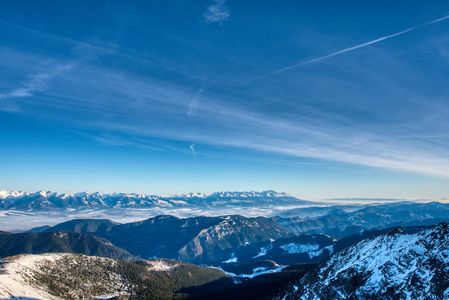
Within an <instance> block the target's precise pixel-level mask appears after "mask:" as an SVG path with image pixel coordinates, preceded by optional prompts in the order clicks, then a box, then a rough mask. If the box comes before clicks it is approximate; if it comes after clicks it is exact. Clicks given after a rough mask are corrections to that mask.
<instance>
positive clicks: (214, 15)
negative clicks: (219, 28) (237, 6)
mask: <svg viewBox="0 0 449 300" xmlns="http://www.w3.org/2000/svg"><path fill="white" fill-rule="evenodd" d="M203 17H204V19H206V21H208V22H220V23H221V22H223V21H226V20H228V19H229V7H228V6H227V5H226V0H213V1H212V3H211V4H210V5H209V7H208V8H207V10H206V12H205V13H204V14H203Z"/></svg>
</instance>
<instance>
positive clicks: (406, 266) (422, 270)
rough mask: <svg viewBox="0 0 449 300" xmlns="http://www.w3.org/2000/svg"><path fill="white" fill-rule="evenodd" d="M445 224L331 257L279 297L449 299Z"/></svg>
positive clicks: (391, 236) (447, 228) (369, 242)
mask: <svg viewBox="0 0 449 300" xmlns="http://www.w3.org/2000/svg"><path fill="white" fill-rule="evenodd" d="M448 270H449V225H448V223H441V224H439V225H438V226H436V227H434V228H433V229H429V230H424V231H421V232H418V233H415V234H404V233H403V232H402V231H401V230H396V231H394V232H391V233H389V234H385V235H378V236H374V237H372V238H369V239H366V240H363V241H361V242H359V243H357V244H355V245H353V246H351V247H349V248H348V249H346V250H343V251H340V252H338V253H337V254H335V255H333V256H332V257H331V258H330V259H329V260H328V261H326V262H324V263H322V264H321V265H320V266H319V267H317V268H314V269H313V270H312V271H310V272H309V273H307V274H306V275H305V276H304V277H303V278H301V279H298V280H297V281H296V282H294V283H292V284H291V285H290V287H289V289H288V290H287V291H286V292H284V293H282V294H280V295H279V296H278V299H449V272H448Z"/></svg>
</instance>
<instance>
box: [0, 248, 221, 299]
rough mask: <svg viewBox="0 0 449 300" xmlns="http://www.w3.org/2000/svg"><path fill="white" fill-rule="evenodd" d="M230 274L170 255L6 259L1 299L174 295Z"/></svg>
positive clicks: (0, 282) (56, 255)
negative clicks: (128, 259)
mask: <svg viewBox="0 0 449 300" xmlns="http://www.w3.org/2000/svg"><path fill="white" fill-rule="evenodd" d="M224 277H227V276H226V274H225V273H224V272H222V271H220V270H217V269H212V268H206V267H198V266H195V265H190V264H186V263H182V262H177V261H173V260H166V259H153V260H148V261H141V262H137V263H130V262H125V261H120V260H114V259H110V258H103V257H97V256H87V255H80V254H73V253H51V254H40V255H29V254H26V255H20V256H13V257H9V258H6V259H4V261H2V268H1V269H0V299H33V300H34V299H49V300H57V299H110V298H114V297H115V298H114V299H128V298H132V299H173V298H177V297H185V296H186V295H185V294H180V291H181V290H182V289H186V288H189V287H192V286H200V285H204V284H208V283H210V282H213V281H215V280H218V279H221V278H224Z"/></svg>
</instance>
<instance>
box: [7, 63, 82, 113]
mask: <svg viewBox="0 0 449 300" xmlns="http://www.w3.org/2000/svg"><path fill="white" fill-rule="evenodd" d="M74 66H75V64H74V63H67V64H60V65H56V66H54V67H52V68H50V70H46V71H43V72H41V73H37V74H33V75H30V76H28V78H27V79H26V80H24V82H23V83H22V84H21V85H20V86H19V87H16V88H14V89H13V90H11V91H9V92H5V93H1V94H0V101H2V100H3V101H2V102H1V103H0V109H2V110H5V111H18V110H20V108H19V106H18V105H16V104H15V103H14V102H11V100H13V99H15V98H24V97H31V96H33V94H34V93H36V92H43V91H45V90H47V89H48V88H49V84H50V82H51V81H52V80H53V79H54V78H56V77H57V76H60V75H62V74H63V73H65V72H69V71H70V70H71V69H72V68H73V67H74Z"/></svg>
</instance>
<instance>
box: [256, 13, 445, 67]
mask: <svg viewBox="0 0 449 300" xmlns="http://www.w3.org/2000/svg"><path fill="white" fill-rule="evenodd" d="M447 19H449V15H447V16H445V17H442V18H439V19H436V20H433V21H430V22H427V23H425V24H422V25H418V26H414V27H410V28H408V29H405V30H403V31H400V32H397V33H393V34H390V35H386V36H383V37H381V38H378V39H375V40H372V41H369V42H366V43H363V44H359V45H356V46H353V47H349V48H345V49H343V50H340V51H337V52H333V53H331V54H328V55H324V56H320V57H317V58H314V59H310V60H306V61H303V62H299V63H296V64H293V65H291V66H288V67H285V68H282V69H279V70H277V71H274V72H270V73H267V74H265V75H263V76H269V75H274V74H279V73H282V72H285V71H288V70H291V69H294V68H296V67H299V66H303V65H307V64H311V63H315V62H319V61H322V60H325V59H328V58H331V57H334V56H337V55H340V54H343V53H346V52H349V51H353V50H356V49H360V48H363V47H366V46H369V45H372V44H376V43H379V42H381V41H385V40H388V39H391V38H394V37H396V36H399V35H402V34H405V33H407V32H410V31H414V30H416V29H419V28H423V27H425V26H428V25H431V24H435V23H438V22H442V21H444V20H447Z"/></svg>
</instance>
